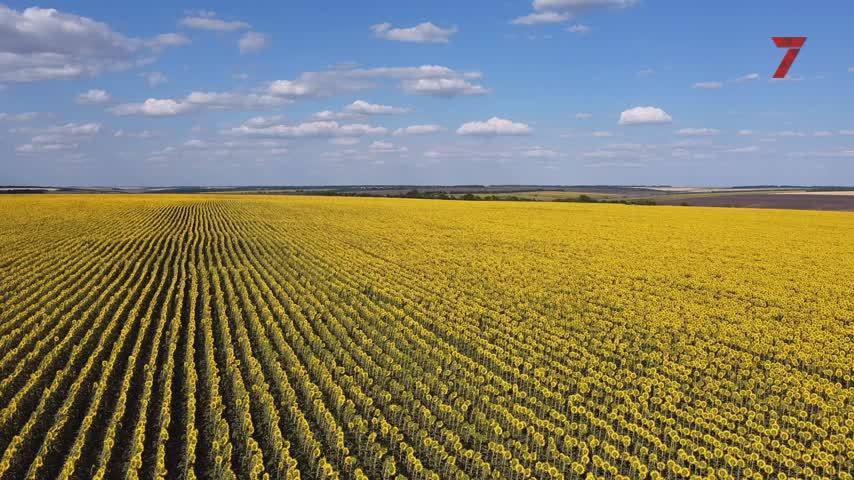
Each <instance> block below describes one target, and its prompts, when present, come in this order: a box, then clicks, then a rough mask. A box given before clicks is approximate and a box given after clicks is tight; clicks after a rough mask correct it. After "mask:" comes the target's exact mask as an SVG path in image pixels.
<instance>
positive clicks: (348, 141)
mask: <svg viewBox="0 0 854 480" xmlns="http://www.w3.org/2000/svg"><path fill="white" fill-rule="evenodd" d="M361 141H362V140H361V139H359V138H354V137H340V138H332V139H330V140H329V143H331V144H332V145H345V146H352V145H358V144H359V142H361Z"/></svg>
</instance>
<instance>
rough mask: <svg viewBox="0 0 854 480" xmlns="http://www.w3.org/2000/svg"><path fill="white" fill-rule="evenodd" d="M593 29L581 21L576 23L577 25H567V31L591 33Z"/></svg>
mask: <svg viewBox="0 0 854 480" xmlns="http://www.w3.org/2000/svg"><path fill="white" fill-rule="evenodd" d="M591 30H592V28H590V27H589V26H587V25H583V24H581V23H576V24H575V25H572V26H570V27H567V29H566V31H567V32H569V33H580V34H585V33H590V31H591Z"/></svg>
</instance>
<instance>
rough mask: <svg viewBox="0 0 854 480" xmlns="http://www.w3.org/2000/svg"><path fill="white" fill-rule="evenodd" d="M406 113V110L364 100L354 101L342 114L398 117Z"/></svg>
mask: <svg viewBox="0 0 854 480" xmlns="http://www.w3.org/2000/svg"><path fill="white" fill-rule="evenodd" d="M408 111H409V109H408V108H402V107H392V106H389V105H379V104H375V103H368V102H366V101H364V100H356V101H355V102H353V103H351V104H350V105H347V106H346V107H344V112H346V113H351V114H355V115H399V114H402V113H407V112H408Z"/></svg>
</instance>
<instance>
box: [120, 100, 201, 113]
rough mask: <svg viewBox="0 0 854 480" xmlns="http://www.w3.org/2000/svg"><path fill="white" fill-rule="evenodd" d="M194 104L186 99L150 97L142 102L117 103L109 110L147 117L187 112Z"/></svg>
mask: <svg viewBox="0 0 854 480" xmlns="http://www.w3.org/2000/svg"><path fill="white" fill-rule="evenodd" d="M192 109H193V106H192V105H191V104H190V103H188V102H185V101H176V100H172V99H171V98H162V99H160V98H149V99H148V100H146V101H144V102H142V103H123V104H121V105H116V106H115V107H113V108H111V109H110V110H109V111H110V112H111V113H113V114H115V115H120V116H128V115H139V116H145V117H172V116H175V115H180V114H182V113H187V112H189V111H190V110H192Z"/></svg>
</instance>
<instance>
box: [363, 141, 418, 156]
mask: <svg viewBox="0 0 854 480" xmlns="http://www.w3.org/2000/svg"><path fill="white" fill-rule="evenodd" d="M368 148H369V149H370V150H371V152H373V153H406V152H407V151H409V149H408V148H406V147H403V146H399V145H395V144H393V143H391V142H383V141H379V140H378V141H376V142H373V143H371V145H370V146H369V147H368Z"/></svg>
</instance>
